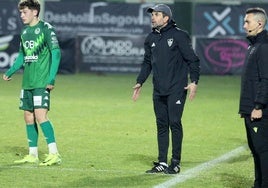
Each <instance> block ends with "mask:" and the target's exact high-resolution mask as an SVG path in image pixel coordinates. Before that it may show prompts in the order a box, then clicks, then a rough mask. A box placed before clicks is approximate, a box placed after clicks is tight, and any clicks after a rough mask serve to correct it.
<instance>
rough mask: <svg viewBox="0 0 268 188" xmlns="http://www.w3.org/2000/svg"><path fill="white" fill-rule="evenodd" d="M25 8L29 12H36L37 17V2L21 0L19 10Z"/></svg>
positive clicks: (34, 0)
mask: <svg viewBox="0 0 268 188" xmlns="http://www.w3.org/2000/svg"><path fill="white" fill-rule="evenodd" d="M25 7H28V8H29V9H30V10H37V17H38V16H39V12H40V3H39V1H38V0H21V1H20V2H19V5H18V8H19V10H21V9H24V8H25Z"/></svg>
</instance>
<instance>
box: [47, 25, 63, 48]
mask: <svg viewBox="0 0 268 188" xmlns="http://www.w3.org/2000/svg"><path fill="white" fill-rule="evenodd" d="M44 25H45V28H46V29H45V38H46V43H47V45H48V47H49V49H50V50H53V49H59V48H60V47H59V41H58V39H57V36H56V33H55V30H54V28H53V27H52V26H51V25H50V24H49V23H47V22H45V23H44Z"/></svg>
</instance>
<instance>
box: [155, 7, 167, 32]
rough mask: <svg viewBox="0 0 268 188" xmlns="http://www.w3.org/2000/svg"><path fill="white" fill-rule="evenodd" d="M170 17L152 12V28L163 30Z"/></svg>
mask: <svg viewBox="0 0 268 188" xmlns="http://www.w3.org/2000/svg"><path fill="white" fill-rule="evenodd" d="M168 19H169V18H168V16H165V17H164V15H163V13H162V12H155V11H153V12H152V15H151V20H152V27H153V28H162V27H163V26H165V25H166V24H167V22H168Z"/></svg>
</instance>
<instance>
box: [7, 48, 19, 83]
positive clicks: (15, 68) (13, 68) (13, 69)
mask: <svg viewBox="0 0 268 188" xmlns="http://www.w3.org/2000/svg"><path fill="white" fill-rule="evenodd" d="M23 63H24V55H23V53H22V51H20V52H19V55H18V57H17V58H16V60H15V62H14V64H13V65H12V66H11V67H10V69H8V70H7V71H6V72H5V73H4V75H3V79H4V80H6V81H8V80H10V79H11V76H12V75H13V74H14V73H15V72H16V71H18V70H19V69H20V68H21V67H22V65H23Z"/></svg>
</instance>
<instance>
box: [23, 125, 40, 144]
mask: <svg viewBox="0 0 268 188" xmlns="http://www.w3.org/2000/svg"><path fill="white" fill-rule="evenodd" d="M26 132H27V137H28V143H29V147H37V141H38V128H37V124H36V123H35V124H29V125H26Z"/></svg>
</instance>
